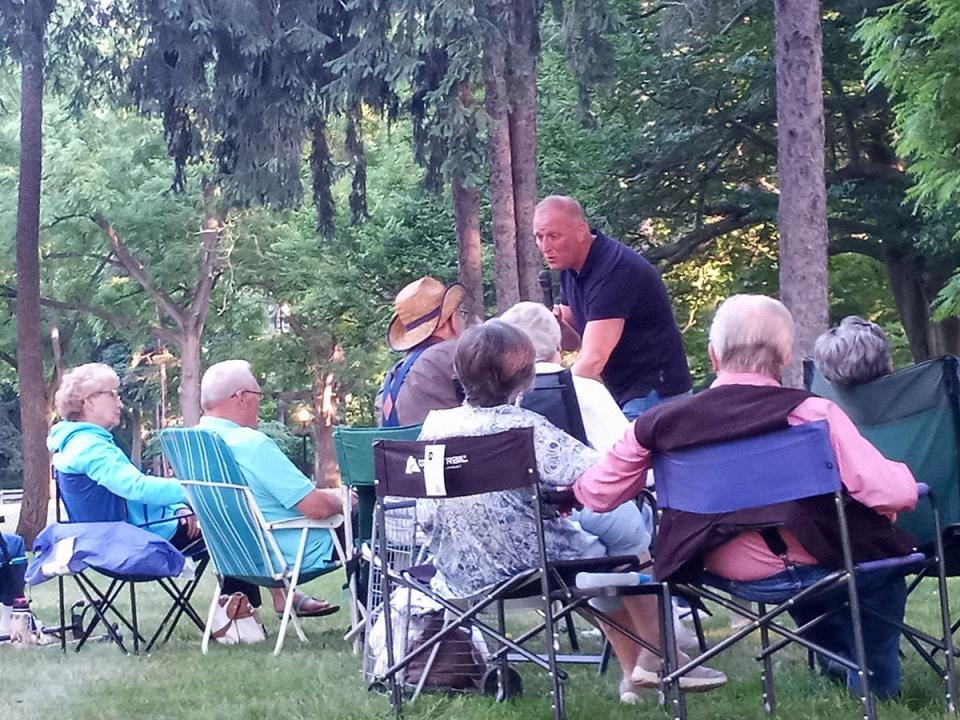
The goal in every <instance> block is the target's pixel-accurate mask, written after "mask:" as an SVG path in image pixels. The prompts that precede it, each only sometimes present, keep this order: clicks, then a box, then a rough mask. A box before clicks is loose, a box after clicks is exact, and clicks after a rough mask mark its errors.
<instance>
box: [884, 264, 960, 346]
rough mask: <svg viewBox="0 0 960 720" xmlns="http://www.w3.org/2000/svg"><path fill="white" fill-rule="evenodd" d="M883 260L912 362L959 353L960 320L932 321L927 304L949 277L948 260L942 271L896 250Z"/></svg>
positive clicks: (928, 304)
mask: <svg viewBox="0 0 960 720" xmlns="http://www.w3.org/2000/svg"><path fill="white" fill-rule="evenodd" d="M933 262H936V259H935V258H934V259H933ZM883 263H884V266H885V267H886V270H887V277H888V279H889V281H890V289H891V291H892V292H893V300H894V303H895V304H896V306H897V313H898V314H899V315H900V322H901V323H902V324H903V330H904V333H905V334H906V336H907V342H908V343H909V345H910V352H911V354H912V355H913V360H914V362H923V361H924V360H929V359H930V358H933V357H937V356H938V355H960V320H958V319H957V318H948V319H947V320H944V321H943V322H935V321H933V320H931V318H930V303H931V301H932V300H933V298H934V297H936V295H937V293H938V292H939V291H940V289H941V288H942V287H943V284H944V283H945V282H946V281H947V279H948V278H949V274H950V273H949V271H950V265H949V263H945V264H944V267H945V268H947V269H946V270H944V271H943V272H935V273H929V272H928V271H927V270H926V265H927V262H926V258H924V257H922V256H919V255H916V254H913V253H908V254H906V255H903V254H901V253H898V252H895V251H888V252H887V253H886V254H885V256H884V258H883Z"/></svg>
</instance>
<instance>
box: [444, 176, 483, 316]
mask: <svg viewBox="0 0 960 720" xmlns="http://www.w3.org/2000/svg"><path fill="white" fill-rule="evenodd" d="M450 188H451V193H452V194H453V217H454V219H455V221H456V224H457V266H458V268H459V270H460V282H461V283H463V286H464V287H465V288H466V291H467V295H466V298H464V301H463V302H464V305H466V308H467V313H468V314H469V316H470V318H471V320H473V321H482V320H483V316H484V305H483V257H482V252H481V246H480V244H481V238H480V191H479V190H477V188H472V187H466V186H465V185H464V184H463V183H462V182H461V180H460V179H459V178H454V180H453V182H452V183H451V184H450Z"/></svg>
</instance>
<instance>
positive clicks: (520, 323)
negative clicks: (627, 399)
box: [500, 301, 630, 452]
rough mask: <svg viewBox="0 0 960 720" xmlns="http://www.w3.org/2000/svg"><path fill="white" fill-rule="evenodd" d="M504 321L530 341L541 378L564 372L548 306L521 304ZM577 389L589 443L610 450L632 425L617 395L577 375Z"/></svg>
mask: <svg viewBox="0 0 960 720" xmlns="http://www.w3.org/2000/svg"><path fill="white" fill-rule="evenodd" d="M500 319H501V320H503V322H505V323H510V324H511V325H513V326H514V327H517V328H519V329H520V330H522V331H523V332H524V333H526V335H527V337H529V338H530V342H532V343H533V350H534V353H535V355H536V361H537V362H536V366H535V369H536V374H537V375H538V376H540V375H551V374H555V373H559V372H562V371H563V367H562V366H561V365H560V325H559V323H557V318H556V317H554V315H553V313H552V312H550V310H548V309H547V307H546V306H545V305H543V304H541V303H535V302H530V301H524V302H518V303H517V304H516V305H514V306H513V307H512V308H510V309H509V310H507V311H506V312H504V313H503V315H501V316H500ZM573 389H574V391H575V392H576V395H577V403H578V404H579V405H580V416H581V417H582V419H583V429H584V430H585V431H586V434H587V442H588V443H590V447H592V448H593V449H594V450H598V451H600V452H605V451H606V450H609V449H610V448H611V447H612V446H613V444H614V443H615V442H616V441H617V440H619V439H620V438H621V437H622V436H623V433H624V431H626V429H627V425H629V424H630V423H629V421H628V420H627V418H626V416H625V415H624V414H623V411H622V410H621V409H620V406H619V405H617V401H616V400H614V399H613V395H611V394H610V391H609V390H607V388H606V386H604V384H603V383H602V382H600V381H599V380H594V379H593V378H586V377H580V376H579V375H573Z"/></svg>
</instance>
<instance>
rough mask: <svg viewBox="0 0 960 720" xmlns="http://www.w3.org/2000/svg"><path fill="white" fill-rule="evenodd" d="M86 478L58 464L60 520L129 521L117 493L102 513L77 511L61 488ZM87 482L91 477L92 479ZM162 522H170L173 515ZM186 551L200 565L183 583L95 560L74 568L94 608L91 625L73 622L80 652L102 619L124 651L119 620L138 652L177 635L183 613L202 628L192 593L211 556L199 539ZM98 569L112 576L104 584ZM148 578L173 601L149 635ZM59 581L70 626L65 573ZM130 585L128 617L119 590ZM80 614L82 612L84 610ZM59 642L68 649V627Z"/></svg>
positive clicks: (62, 614) (89, 605)
mask: <svg viewBox="0 0 960 720" xmlns="http://www.w3.org/2000/svg"><path fill="white" fill-rule="evenodd" d="M84 478H85V476H76V475H72V476H71V475H66V474H63V473H60V471H58V470H54V479H55V480H56V483H57V497H56V500H57V506H56V507H57V510H56V515H57V522H58V523H64V524H73V523H87V522H93V523H97V524H99V523H104V522H117V523H126V514H125V510H123V508H124V507H125V504H124V501H123V500H122V499H118V500H119V502H116V503H113V504H111V505H110V507H109V508H107V509H104V508H101V509H102V510H103V511H104V512H106V513H107V515H101V516H98V517H91V518H87V517H83V516H82V515H81V514H80V513H79V512H77V511H76V508H72V507H71V505H72V504H71V503H70V502H69V500H68V499H67V498H66V497H65V496H64V493H63V492H62V489H61V486H62V483H64V482H65V481H66V482H68V483H71V482H72V483H73V485H74V486H76V484H77V483H78V482H82V481H83V479H84ZM88 482H92V481H89V480H88ZM114 497H115V496H114ZM62 509H66V513H67V518H66V519H64V518H63V513H62ZM163 522H169V519H167V520H165V521H163ZM150 524H151V523H148V524H147V525H145V526H143V527H142V528H141V529H144V530H149V527H148V525H150ZM184 555H185V556H187V557H189V558H191V559H192V561H194V563H195V565H194V572H193V577H192V579H189V580H186V581H184V582H183V583H181V584H178V583H177V582H176V581H175V579H174V578H170V577H163V576H144V575H136V574H127V573H124V572H117V571H115V570H113V571H111V570H107V569H105V568H98V567H95V566H93V567H90V568H88V569H87V570H84V571H81V572H77V573H72V574H71V577H73V579H74V582H75V584H76V586H77V588H78V589H79V590H80V592H81V594H82V595H83V597H84V602H85V603H86V607H87V608H89V609H91V610H92V611H93V616H92V618H91V620H90V622H89V623H87V624H86V625H83V624H82V623H81V625H80V626H79V627H77V626H76V623H74V627H73V632H74V636H75V639H76V640H77V641H78V642H77V644H76V647H75V650H76V652H80V650H81V648H83V646H84V645H85V644H86V643H87V641H88V640H90V639H91V638H92V637H93V633H94V631H96V630H97V628H98V627H100V626H101V625H102V626H103V628H104V630H105V632H106V634H107V637H108V638H109V639H110V640H111V641H112V642H113V643H114V644H116V645H117V647H118V648H119V649H120V650H121V651H122V652H124V653H129V650H128V649H127V646H126V644H125V643H124V640H123V635H122V632H121V631H120V629H119V628H120V626H123V627H125V628H126V629H127V630H128V631H129V632H130V634H131V640H132V651H133V654H134V655H137V654H139V653H140V652H141V650H142V651H143V652H150V651H151V650H152V649H153V648H154V647H155V646H156V645H157V643H158V642H164V643H165V642H167V641H168V640H169V639H170V637H171V636H172V635H173V631H174V630H175V629H176V627H177V624H178V623H179V621H180V618H181V617H183V616H184V615H186V616H187V618H189V619H190V620H191V621H192V622H193V624H194V625H196V626H197V628H198V629H199V630H200V631H201V632H203V629H204V621H203V619H202V618H201V617H200V615H199V614H198V613H197V612H196V610H195V609H194V608H193V606H192V605H191V603H190V599H191V597H192V596H193V593H194V591H195V590H196V588H197V586H198V584H199V582H200V579H201V578H202V577H203V572H204V570H205V569H206V567H207V564H208V562H209V560H210V558H209V555H208V554H207V552H206V549H205V548H204V547H203V544H202V541H199V542H198V543H197V544H196V547H195V548H193V549H191V548H187V549H186V551H185V553H184ZM96 575H99V576H102V577H103V578H105V579H106V580H107V582H106V585H105V586H104V584H103V583H98V582H97V581H96V580H95V579H94V577H95V576H96ZM144 584H155V585H156V586H158V587H159V588H161V589H162V590H163V592H164V593H165V594H166V595H167V596H168V597H169V599H170V605H169V606H168V607H167V609H166V611H165V612H164V615H163V617H162V619H161V620H160V623H159V624H158V625H157V627H156V629H155V630H154V632H153V634H152V635H150V636H149V638H148V637H146V636H145V635H144V634H143V633H142V632H141V629H140V622H139V618H140V614H139V612H138V608H137V586H138V585H144ZM57 585H58V587H57V595H58V604H59V612H60V626H61V627H62V628H66V627H67V626H66V615H67V609H66V598H65V587H64V576H63V575H59V576H58V577H57ZM125 589H126V590H127V591H128V593H129V597H130V614H129V617H128V616H127V614H126V613H125V612H124V611H123V609H122V608H120V607H119V605H118V601H119V598H120V594H121V592H123V591H124V590H125ZM80 617H82V614H81V615H80ZM60 648H61V650H62V651H63V652H66V649H67V633H66V632H61V633H60Z"/></svg>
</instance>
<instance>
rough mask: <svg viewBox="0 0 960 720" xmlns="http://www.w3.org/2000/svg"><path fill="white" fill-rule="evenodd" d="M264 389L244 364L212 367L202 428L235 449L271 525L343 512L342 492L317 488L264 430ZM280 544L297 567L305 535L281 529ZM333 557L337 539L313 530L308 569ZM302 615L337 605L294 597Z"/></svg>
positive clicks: (278, 596) (278, 602) (203, 392)
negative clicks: (261, 419) (261, 422)
mask: <svg viewBox="0 0 960 720" xmlns="http://www.w3.org/2000/svg"><path fill="white" fill-rule="evenodd" d="M261 395H262V393H261V392H260V385H259V383H258V382H257V379H256V378H255V377H254V375H253V372H252V371H251V370H250V363H248V362H247V361H245V360H225V361H223V362H219V363H216V364H215V365H212V366H211V367H210V368H209V369H208V370H207V372H206V373H204V376H203V380H202V381H201V383H200V404H201V406H202V407H203V411H204V417H203V418H202V419H201V420H200V424H199V427H200V428H203V429H204V430H210V431H212V432H214V433H216V434H217V435H219V436H220V437H221V438H222V439H223V441H224V442H225V443H226V444H227V446H228V447H229V448H230V449H231V450H232V451H233V456H234V458H235V459H236V461H237V465H239V467H240V470H241V472H243V476H244V479H245V480H246V481H247V484H248V485H249V487H250V489H251V491H252V492H253V497H254V499H255V500H256V503H257V506H258V507H259V508H260V511H261V512H262V513H263V516H264V518H265V519H266V520H267V522H274V521H277V520H287V519H289V518H297V517H303V516H306V517H309V518H316V519H323V518H328V517H330V516H332V515H336V514H338V513H340V512H341V511H342V510H343V503H342V500H341V496H340V492H339V491H338V490H331V489H318V488H316V487H314V485H313V483H312V482H310V480H309V479H308V478H307V477H306V476H305V475H304V474H303V473H301V472H300V471H299V470H298V469H297V468H296V466H294V464H293V463H292V462H290V460H289V458H287V456H286V455H284V454H283V451H282V450H280V448H279V447H278V446H277V444H276V443H275V442H274V441H273V440H271V439H270V438H269V437H267V435H265V434H264V433H262V432H260V431H259V430H258V429H257V426H258V425H259V423H260V396H261ZM275 537H276V538H277V544H278V545H279V546H280V551H281V552H282V553H283V555H284V557H285V558H286V559H287V561H288V562H289V563H291V564H293V562H294V560H295V559H296V555H297V548H298V547H299V542H300V531H299V530H295V529H291V530H279V531H277V532H276V535H275ZM333 559H334V547H333V540H332V538H331V537H330V532H329V531H328V530H326V529H317V530H311V531H310V533H309V535H308V537H307V545H306V549H305V551H304V556H303V567H304V568H316V567H322V566H323V565H325V564H327V563H329V562H331V561H332V560H333ZM273 595H274V607H275V608H276V609H277V611H278V612H280V611H282V609H283V605H282V602H283V595H282V592H278V593H273ZM294 608H295V609H296V611H297V615H298V616H300V617H310V616H318V615H328V614H330V613H331V612H336V610H337V609H338V608H337V607H336V606H335V605H330V604H329V603H327V602H325V601H323V600H315V599H313V598H311V597H308V596H306V595H302V594H301V593H299V592H298V593H297V598H295V599H294Z"/></svg>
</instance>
